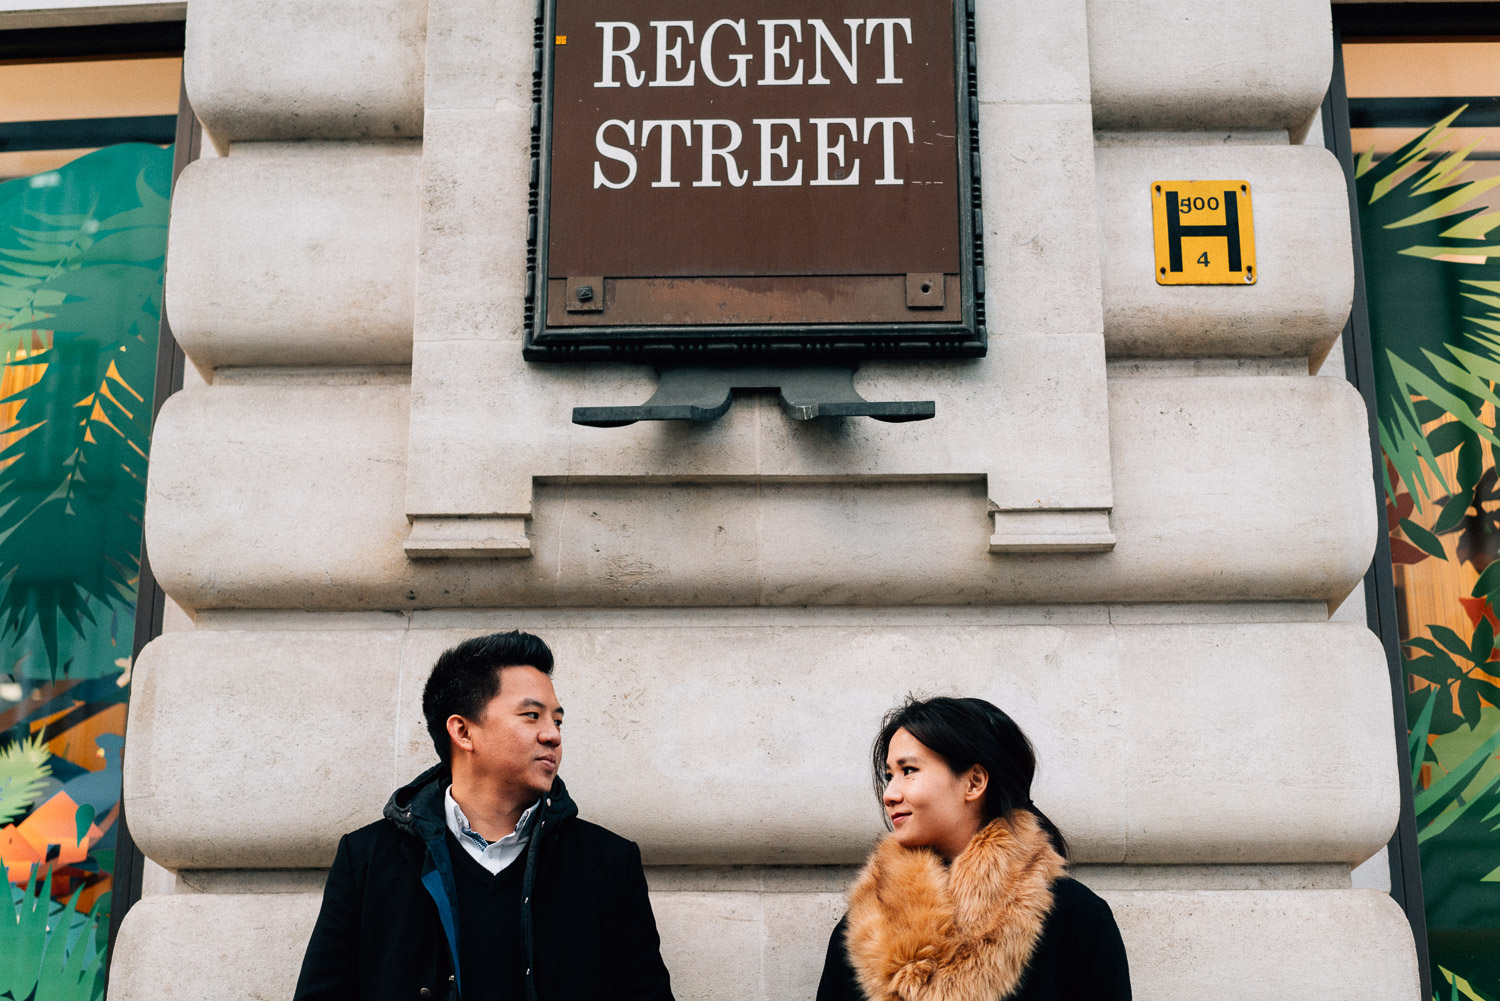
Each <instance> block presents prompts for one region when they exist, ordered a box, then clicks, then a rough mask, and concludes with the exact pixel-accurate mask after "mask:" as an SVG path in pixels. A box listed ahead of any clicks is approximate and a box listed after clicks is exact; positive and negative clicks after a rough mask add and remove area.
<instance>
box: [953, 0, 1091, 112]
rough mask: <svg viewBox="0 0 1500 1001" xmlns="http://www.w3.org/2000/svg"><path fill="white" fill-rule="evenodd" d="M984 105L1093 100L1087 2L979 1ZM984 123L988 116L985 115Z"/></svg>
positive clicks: (976, 28) (979, 74)
mask: <svg viewBox="0 0 1500 1001" xmlns="http://www.w3.org/2000/svg"><path fill="white" fill-rule="evenodd" d="M974 31H975V35H976V39H975V42H976V45H977V47H978V54H979V62H978V65H977V66H976V67H975V69H976V71H977V73H976V76H977V82H978V85H979V100H981V101H1007V102H1024V103H1031V104H1060V103H1064V102H1070V101H1078V102H1087V101H1088V99H1089V38H1088V19H1087V4H1086V3H1085V2H1084V0H1053V2H1052V3H1028V2H1027V0H977V2H976V3H975V5H974ZM981 120H983V116H982V115H981Z"/></svg>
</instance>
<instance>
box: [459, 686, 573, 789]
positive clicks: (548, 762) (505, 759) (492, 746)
mask: <svg viewBox="0 0 1500 1001" xmlns="http://www.w3.org/2000/svg"><path fill="white" fill-rule="evenodd" d="M562 720H563V710H562V707H561V706H560V705H558V704H557V693H556V692H554V691H553V690H552V679H550V678H548V677H547V676H546V675H545V674H543V673H542V672H541V671H538V670H537V669H536V668H534V667H530V666H525V667H505V668H501V670H500V692H499V694H497V695H496V696H495V697H494V698H492V699H490V701H489V702H487V703H486V704H485V707H484V709H483V711H481V712H480V714H479V719H477V720H466V721H465V722H466V724H467V732H468V737H469V739H470V740H471V741H472V742H473V757H472V758H471V759H470V761H471V763H472V765H473V768H474V772H475V777H476V778H478V779H479V781H481V782H486V783H496V784H498V785H501V786H504V787H508V788H511V789H515V790H523V791H529V792H531V793H534V794H536V795H538V796H540V795H542V794H544V793H546V792H547V790H549V789H551V788H552V780H553V778H555V777H556V776H557V769H558V766H559V765H561V764H562V730H561V729H560V727H561V726H562Z"/></svg>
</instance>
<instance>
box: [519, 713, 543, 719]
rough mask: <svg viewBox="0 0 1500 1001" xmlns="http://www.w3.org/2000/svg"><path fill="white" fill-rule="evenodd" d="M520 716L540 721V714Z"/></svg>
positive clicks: (523, 714)
mask: <svg viewBox="0 0 1500 1001" xmlns="http://www.w3.org/2000/svg"><path fill="white" fill-rule="evenodd" d="M521 715H522V716H525V717H526V718H527V719H541V718H542V715H541V713H522V714H521Z"/></svg>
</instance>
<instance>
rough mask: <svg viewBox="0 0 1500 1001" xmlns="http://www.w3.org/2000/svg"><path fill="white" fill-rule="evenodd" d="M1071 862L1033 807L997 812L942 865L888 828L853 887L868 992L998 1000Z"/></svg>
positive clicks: (858, 965)
mask: <svg viewBox="0 0 1500 1001" xmlns="http://www.w3.org/2000/svg"><path fill="white" fill-rule="evenodd" d="M1065 869H1066V863H1065V862H1064V861H1063V859H1062V857H1061V856H1060V855H1058V854H1057V852H1056V851H1054V850H1053V848H1052V844H1051V842H1050V841H1049V840H1048V838H1047V834H1046V832H1045V831H1044V830H1043V829H1042V826H1041V824H1040V823H1038V821H1037V819H1036V816H1035V815H1034V814H1032V813H1030V812H1027V811H1025V810H1019V811H1017V812H1016V813H1015V814H1013V815H1012V817H1011V819H1010V821H1009V822H1007V821H1006V820H1004V819H996V820H992V821H990V823H989V824H987V825H986V826H985V827H983V828H982V829H981V830H980V831H979V833H978V834H976V835H974V838H973V840H971V841H970V842H969V844H968V846H967V847H966V848H965V849H964V850H963V851H962V852H960V853H959V855H958V857H957V858H955V859H954V860H953V863H952V865H951V866H944V865H943V862H942V859H941V858H939V857H938V856H937V854H936V853H934V852H932V851H930V850H928V849H925V848H919V849H910V848H903V847H902V846H901V845H900V844H899V843H898V842H897V841H896V840H895V836H894V835H891V836H887V837H886V838H885V839H884V840H883V841H882V842H881V843H880V845H879V846H877V847H876V849H875V851H874V852H873V853H872V854H871V856H870V860H869V861H868V862H867V863H865V867H864V870H863V871H862V872H860V874H859V878H858V879H857V880H856V881H855V883H854V888H853V890H851V891H850V894H849V924H848V931H847V933H846V937H845V940H844V941H845V946H846V948H847V949H848V953H849V961H850V963H851V964H852V965H853V967H854V972H855V974H856V975H857V976H858V978H859V984H860V987H862V988H863V989H864V992H865V997H866V998H868V999H869V1001H998V999H1000V998H1005V997H1009V996H1010V994H1011V992H1012V991H1014V990H1015V989H1016V986H1017V985H1018V984H1019V983H1020V981H1021V975H1022V974H1023V973H1024V972H1025V971H1026V964H1027V963H1028V962H1029V961H1030V960H1031V953H1032V951H1033V950H1034V949H1035V948H1036V943H1037V939H1038V938H1040V936H1041V933H1042V925H1043V924H1044V923H1045V921H1046V918H1047V912H1048V911H1050V910H1051V909H1052V890H1051V886H1052V882H1053V880H1055V879H1057V878H1058V877H1059V876H1062V875H1063V873H1064V871H1065Z"/></svg>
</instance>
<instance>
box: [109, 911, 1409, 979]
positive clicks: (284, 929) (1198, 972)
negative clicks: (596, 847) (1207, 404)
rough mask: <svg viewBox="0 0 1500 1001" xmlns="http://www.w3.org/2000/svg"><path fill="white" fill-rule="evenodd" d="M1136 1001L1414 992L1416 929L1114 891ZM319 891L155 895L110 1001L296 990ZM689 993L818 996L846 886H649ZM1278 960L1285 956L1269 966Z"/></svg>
mask: <svg viewBox="0 0 1500 1001" xmlns="http://www.w3.org/2000/svg"><path fill="white" fill-rule="evenodd" d="M1101 896H1103V897H1104V898H1105V900H1106V901H1107V902H1108V903H1109V905H1110V907H1111V909H1112V910H1113V911H1114V915H1115V919H1116V921H1117V922H1118V924H1119V926H1120V931H1121V934H1122V936H1123V937H1124V939H1125V947H1126V952H1127V955H1128V957H1129V960H1130V968H1131V982H1132V988H1133V992H1134V994H1135V996H1136V997H1140V998H1150V999H1152V1001H1202V999H1203V998H1208V997H1212V998H1215V999H1223V1001H1258V999H1264V998H1290V997H1298V998H1301V997H1306V998H1317V999H1319V1001H1409V999H1410V998H1413V997H1415V996H1416V995H1417V992H1418V983H1417V957H1416V951H1415V948H1414V946H1413V944H1412V940H1411V929H1410V926H1409V925H1407V924H1406V921H1405V918H1404V917H1403V915H1402V914H1401V911H1400V909H1399V908H1397V907H1396V905H1395V903H1394V902H1393V901H1392V900H1391V899H1390V898H1389V897H1387V896H1385V895H1383V894H1379V893H1376V892H1375V891H1371V890H1312V891H1297V890H1283V891H1269V892H1266V891H1230V892H1217V891H1201V892H1161V891H1130V890H1106V891H1103V892H1102V893H1101ZM320 899H321V898H320V895H319V894H315V893H305V894H270V895H263V896H262V895H248V894H225V895H188V896H165V897H151V898H147V899H144V900H142V901H141V902H140V903H138V904H136V905H135V907H134V908H132V909H131V912H130V914H129V915H127V916H126V918H125V921H124V924H123V926H122V927H121V930H120V937H119V941H118V944H117V948H116V952H115V957H114V962H113V963H112V965H111V969H110V983H109V997H110V998H111V1001H159V999H161V998H171V999H177V1001H236V999H245V1001H251V999H259V998H272V997H290V996H291V994H292V989H293V986H294V984H295V983H296V979H297V971H298V969H299V968H300V965H301V959H302V953H303V951H304V949H305V948H306V943H307V938H308V936H309V934H310V933H311V930H312V924H313V921H314V919H315V917H316V915H317V910H318V906H319V903H320ZM651 903H652V909H653V910H654V911H655V915H656V923H657V927H658V929H659V931H660V933H661V937H662V958H663V959H664V960H665V961H666V964H667V968H668V969H669V970H670V971H671V973H672V987H673V994H674V995H675V996H676V997H678V998H680V999H682V1001H714V999H720V998H725V997H734V998H735V999H737V1001H789V999H793V998H809V997H812V996H813V994H814V993H815V992H816V989H817V982H818V977H819V975H820V973H821V971H822V966H823V959H824V954H825V952H826V949H827V943H828V936H829V933H830V932H831V931H832V929H833V926H834V925H835V924H836V923H837V921H838V919H839V916H840V914H842V913H843V910H844V898H843V895H842V893H835V892H825V893H817V892H804V893H775V892H768V893H758V892H722V893H695V892H665V893H660V892H658V893H653V894H652V897H651ZM1268 957H1274V959H1275V961H1274V962H1268V961H1267V959H1268Z"/></svg>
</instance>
